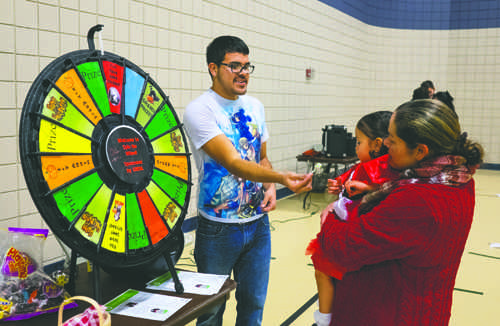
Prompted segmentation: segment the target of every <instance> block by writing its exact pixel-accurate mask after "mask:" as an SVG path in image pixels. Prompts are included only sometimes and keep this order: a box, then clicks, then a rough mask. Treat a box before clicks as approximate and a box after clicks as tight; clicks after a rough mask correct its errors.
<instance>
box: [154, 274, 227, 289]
mask: <svg viewBox="0 0 500 326" xmlns="http://www.w3.org/2000/svg"><path fill="white" fill-rule="evenodd" d="M177 275H178V276H179V280H180V281H181V283H182V285H183V287H184V292H185V293H194V294H201V295H212V294H216V293H218V292H219V291H220V289H221V288H222V285H224V282H226V280H227V278H228V277H229V276H228V275H217V274H206V273H196V272H189V271H177ZM146 289H150V290H161V291H175V283H174V280H173V279H172V276H171V275H170V272H167V273H165V274H163V275H161V276H158V277H157V278H155V279H153V280H151V281H149V282H148V283H147V284H146Z"/></svg>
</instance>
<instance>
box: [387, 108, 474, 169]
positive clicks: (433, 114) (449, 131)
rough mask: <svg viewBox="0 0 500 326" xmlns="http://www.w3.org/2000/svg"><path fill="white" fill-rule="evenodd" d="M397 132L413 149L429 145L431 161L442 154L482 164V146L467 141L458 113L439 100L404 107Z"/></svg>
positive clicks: (398, 115)
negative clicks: (421, 145) (419, 145)
mask: <svg viewBox="0 0 500 326" xmlns="http://www.w3.org/2000/svg"><path fill="white" fill-rule="evenodd" d="M394 123H395V126H396V133H397V136H398V137H399V138H401V139H402V140H403V141H404V142H405V143H406V145H407V146H408V147H409V148H411V149H413V148H416V147H417V145H418V144H424V145H427V147H428V148H429V154H430V155H429V158H430V157H436V156H440V155H447V154H452V155H460V156H463V157H464V158H465V159H466V160H467V165H469V166H473V165H477V164H480V163H482V161H483V155H484V151H483V148H482V146H481V145H480V144H478V143H476V142H473V141H471V140H470V139H467V134H466V133H462V132H461V130H460V123H459V122H458V117H457V115H456V113H455V112H454V111H452V110H451V109H450V108H449V107H448V106H446V105H445V104H443V103H442V102H441V101H437V100H415V101H410V102H406V103H404V104H402V105H400V106H399V107H398V108H397V109H396V110H395V111H394Z"/></svg>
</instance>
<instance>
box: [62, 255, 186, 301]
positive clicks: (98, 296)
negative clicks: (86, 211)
mask: <svg viewBox="0 0 500 326" xmlns="http://www.w3.org/2000/svg"><path fill="white" fill-rule="evenodd" d="M78 256H79V255H78V253H77V252H76V251H75V250H71V260H70V263H69V282H68V285H67V287H66V289H67V291H68V292H69V293H70V294H71V295H75V288H76V283H75V282H76V259H77V258H78ZM163 258H164V259H165V261H166V262H167V266H168V270H169V272H170V275H172V279H173V281H174V284H175V292H176V293H178V294H182V293H184V286H183V285H182V283H181V281H180V279H179V276H178V275H177V272H176V270H175V266H174V262H173V260H172V257H171V255H170V253H164V254H163ZM89 261H90V260H89ZM91 263H92V282H93V287H94V299H95V300H96V301H97V302H99V303H101V302H102V292H101V281H100V276H101V275H100V274H101V271H100V267H99V265H97V264H96V263H95V262H92V261H91Z"/></svg>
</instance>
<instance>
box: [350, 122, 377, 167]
mask: <svg viewBox="0 0 500 326" xmlns="http://www.w3.org/2000/svg"><path fill="white" fill-rule="evenodd" d="M354 133H355V134H356V155H358V158H359V160H360V161H361V162H368V161H369V160H371V159H372V157H371V156H370V151H376V148H375V141H374V140H371V139H370V138H368V136H367V135H365V134H364V133H363V132H362V131H361V130H359V129H358V128H356V130H355V131H354Z"/></svg>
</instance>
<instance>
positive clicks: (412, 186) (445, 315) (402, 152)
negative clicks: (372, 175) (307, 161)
mask: <svg viewBox="0 0 500 326" xmlns="http://www.w3.org/2000/svg"><path fill="white" fill-rule="evenodd" d="M385 145H386V146H387V147H388V154H389V157H388V162H389V165H390V166H391V168H393V169H396V170H399V171H401V175H400V177H398V178H397V179H396V180H394V181H389V182H387V183H384V184H383V185H382V186H381V187H380V188H378V189H377V190H374V191H372V192H370V193H368V194H366V195H365V196H364V197H363V199H362V200H361V204H360V205H359V206H358V207H356V208H355V210H354V212H353V214H350V216H352V217H350V218H349V220H347V221H343V220H340V219H338V218H327V219H325V222H324V224H323V225H322V228H321V231H320V233H319V234H318V242H319V245H320V247H321V250H322V252H323V254H324V255H325V257H326V259H328V261H329V262H330V263H331V264H332V265H333V266H334V268H335V269H336V271H337V273H336V274H335V275H338V276H337V278H338V279H341V281H338V282H336V288H335V298H334V302H333V307H332V321H331V323H330V325H342V326H349V325H355V326H359V325H370V326H377V325H381V326H382V325H383V326H387V325H415V326H417V325H418V326H420V325H448V322H449V319H450V312H451V302H452V293H453V287H454V284H455V278H456V274H457V270H458V266H459V264H460V259H461V257H462V253H463V251H464V247H465V242H466V240H467V236H468V234H469V230H470V227H471V223H472V217H473V214H474V202H475V192H474V180H473V179H472V176H473V174H474V172H475V170H476V168H477V167H478V166H479V164H480V163H481V162H482V158H483V149H482V147H481V146H480V145H479V144H477V143H475V142H473V141H471V140H469V139H468V138H467V134H466V133H462V132H461V130H460V124H459V122H458V117H457V115H456V114H455V113H454V112H453V111H452V110H450V109H449V108H448V107H447V106H446V105H444V104H442V103H441V102H439V101H435V100H417V101H411V102H408V103H404V104H403V105H401V106H400V107H398V108H397V109H396V110H395V112H394V113H393V115H392V117H391V120H390V124H389V137H387V138H386V139H385Z"/></svg>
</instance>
